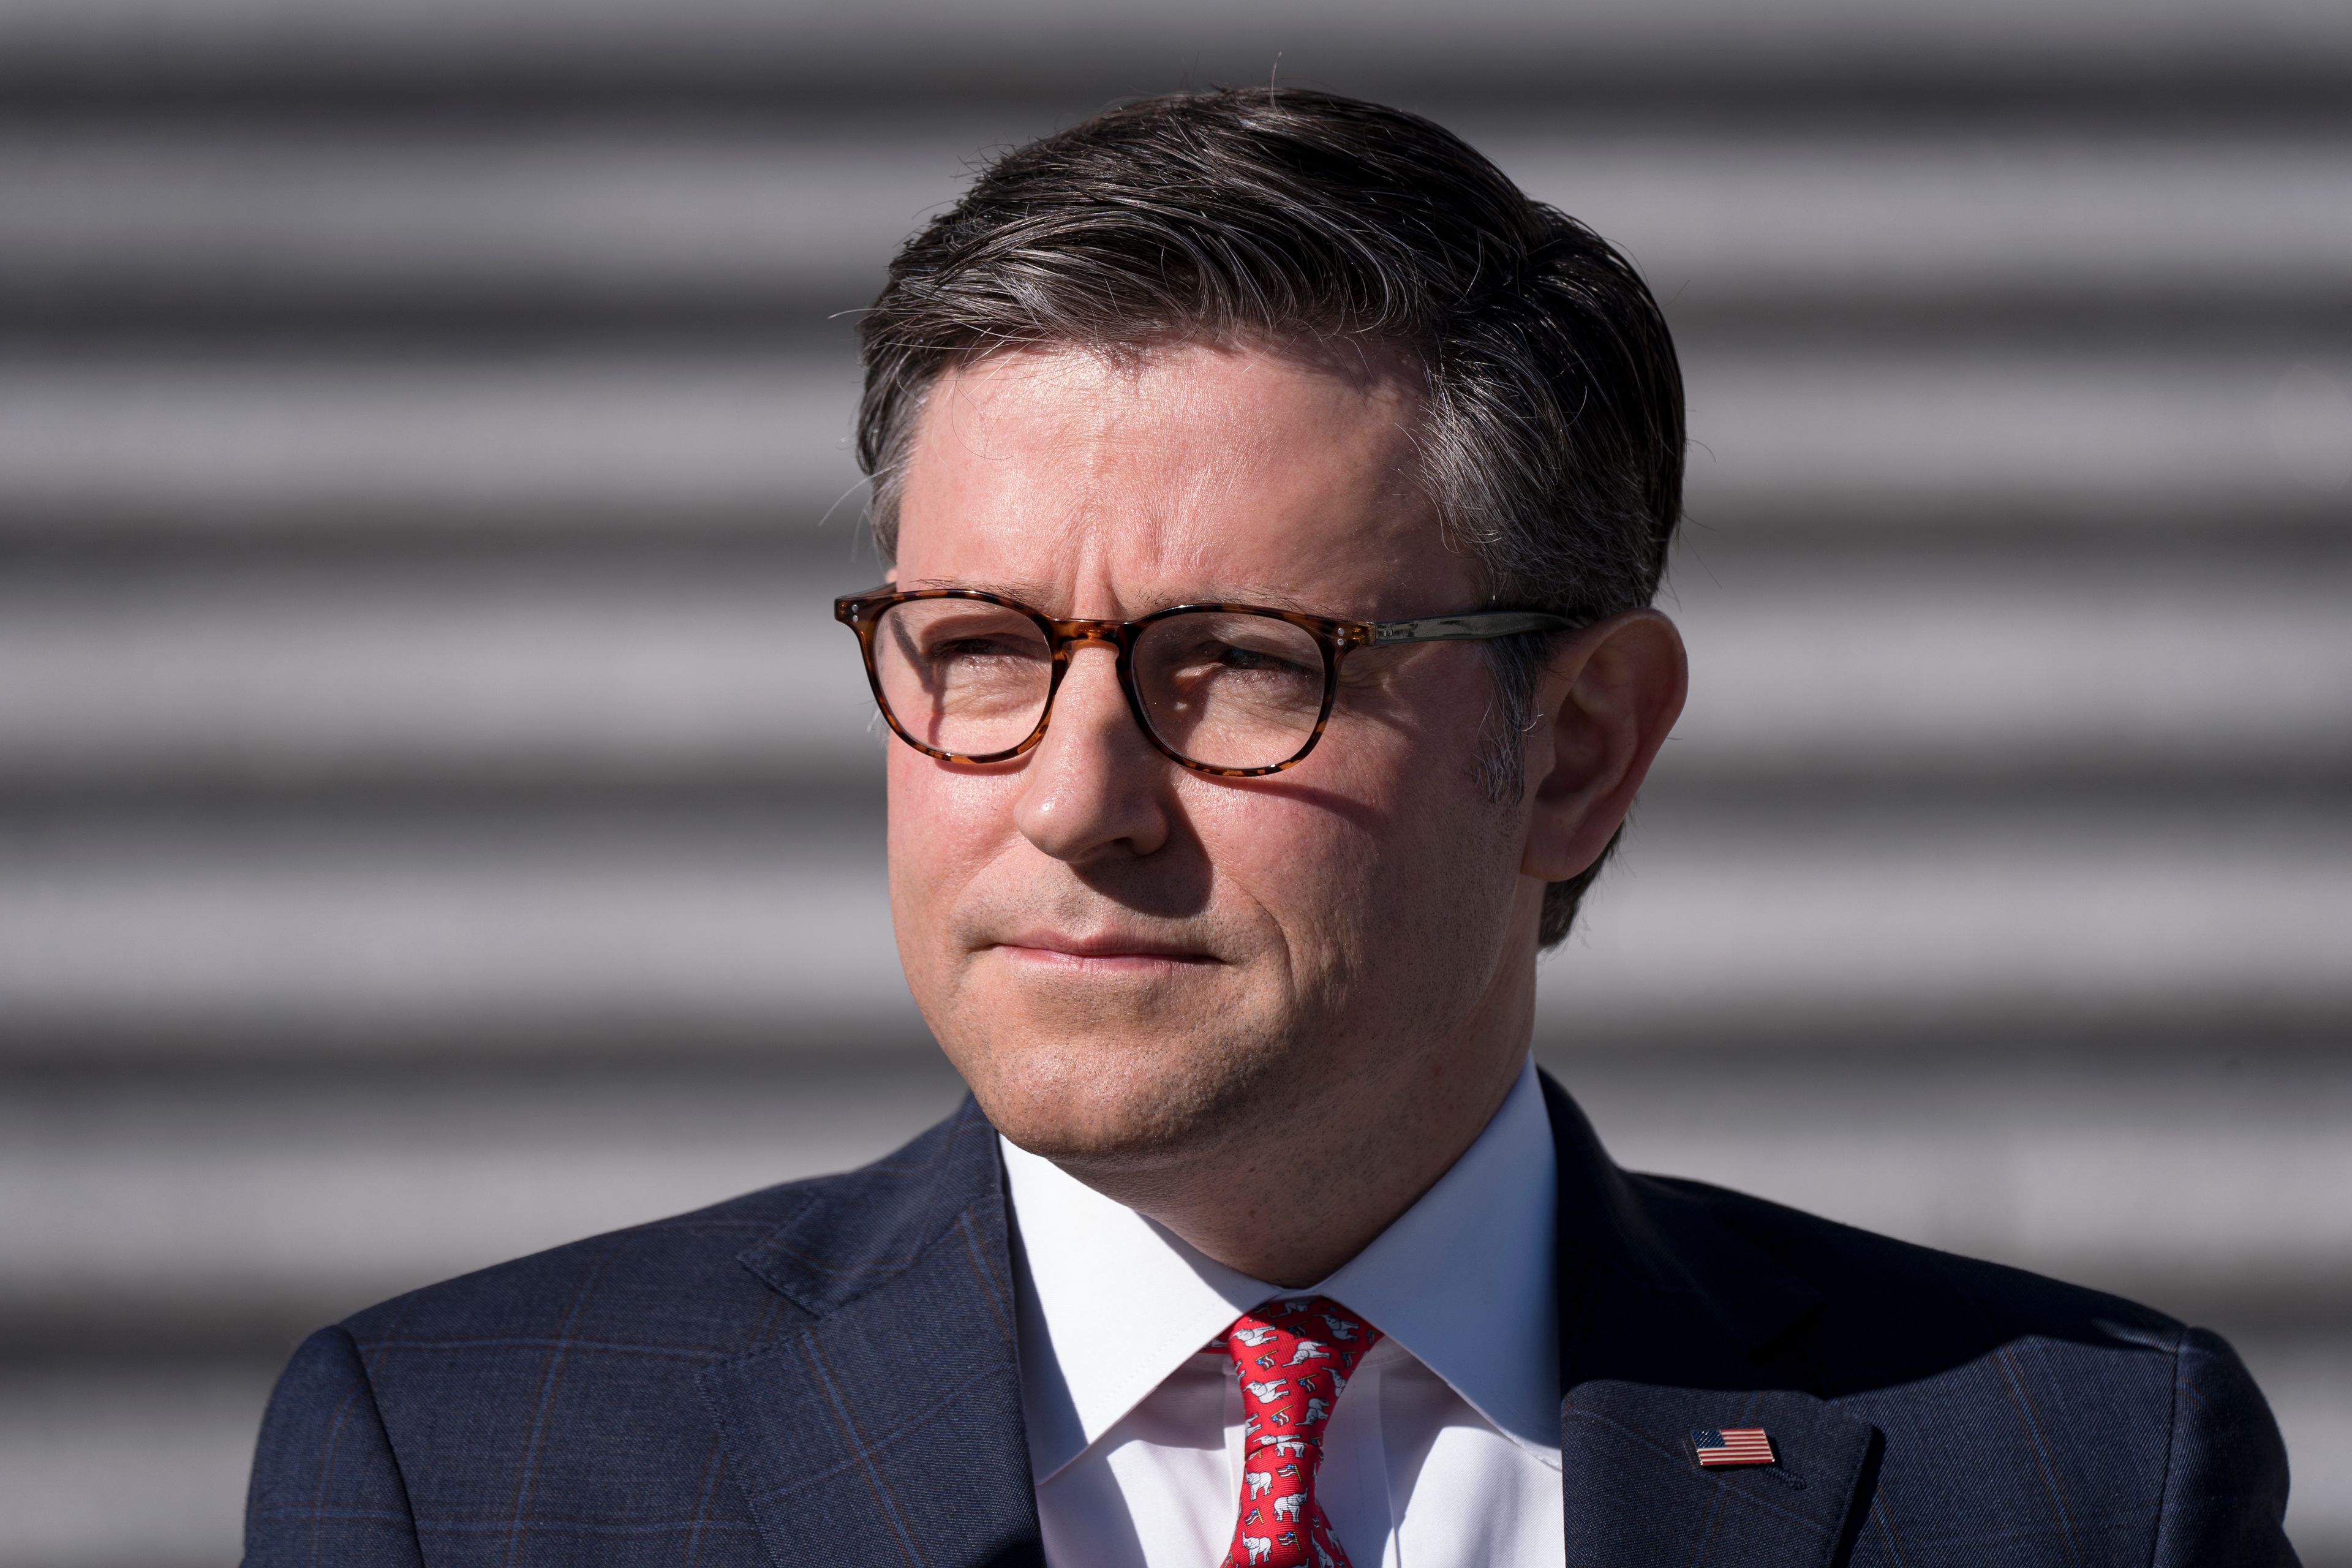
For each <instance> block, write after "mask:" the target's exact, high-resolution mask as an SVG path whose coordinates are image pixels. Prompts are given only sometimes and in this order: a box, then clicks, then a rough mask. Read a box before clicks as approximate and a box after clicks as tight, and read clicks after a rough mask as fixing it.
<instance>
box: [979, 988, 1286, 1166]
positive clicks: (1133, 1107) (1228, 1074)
mask: <svg viewBox="0 0 2352 1568" xmlns="http://www.w3.org/2000/svg"><path fill="white" fill-rule="evenodd" d="M1054 1011H1055V1012H1059V1011H1060V1009H1055V1010H1054ZM940 1044H941V1046H942V1047H944V1048H945V1049H946V1051H947V1054H948V1058H949V1060H950V1061H951V1062H953V1063H954V1064H955V1067H956V1070H957V1071H958V1072H960V1073H961V1074H962V1075H963V1079H964V1081H965V1082H966V1083H967V1084H969V1085H970V1086H971V1091H972V1095H973V1097H974V1098H975V1099H977V1100H979V1101H980V1108H981V1110H982V1111H984V1112H986V1113H987V1116H988V1119H989V1121H991V1122H992V1123H993V1124H994V1125H995V1127H996V1129H997V1131H1000V1132H1002V1133H1003V1134H1004V1136H1005V1137H1007V1138H1009V1139H1011V1140H1012V1141H1013V1142H1014V1143H1015V1144H1017V1145H1019V1146H1020V1147H1021V1148H1024V1149H1026V1150H1028V1151H1029V1152H1031V1153H1033V1154H1039V1155H1043V1156H1044V1157H1045V1158H1046V1159H1049V1160H1053V1161H1055V1162H1056V1163H1074V1164H1089V1163H1100V1164H1118V1163H1129V1162H1143V1163H1150V1162H1152V1161H1154V1160H1156V1159H1158V1158H1162V1157H1167V1156H1170V1155H1174V1154H1179V1153H1181V1152H1183V1151H1185V1150H1187V1149H1190V1148H1193V1147H1197V1146H1198V1145H1200V1144H1201V1143H1202V1142H1213V1141H1215V1140H1216V1139H1217V1138H1219V1137H1220V1136H1222V1135H1223V1133H1224V1132H1225V1131H1227V1130H1228V1129H1229V1128H1230V1126H1231V1124H1232V1121H1233V1112H1234V1109H1235V1108H1236V1106H1237V1105H1238V1104H1240V1103H1241V1102H1243V1101H1244V1100H1246V1099H1247V1097H1248V1096H1249V1094H1250V1092H1251V1090H1252V1089H1254V1088H1255V1086H1256V1085H1257V1084H1259V1083H1260V1082H1262V1081H1263V1080H1264V1079H1265V1078H1266V1077H1267V1076H1269V1074H1270V1073H1272V1072H1273V1071H1275V1070H1277V1069H1278V1067H1279V1063H1278V1061H1271V1060H1269V1059H1268V1058H1269V1057H1270V1056H1275V1055H1278V1052H1270V1051H1268V1050H1267V1049H1265V1047H1263V1046H1259V1047H1256V1048H1253V1047H1252V1045H1251V1043H1250V1041H1249V1040H1248V1039H1247V1038H1246V1037H1244V1038H1236V1037H1234V1031H1232V1030H1231V1028H1230V1025H1229V1026H1227V1027H1226V1028H1223V1029H1218V1030H1215V1031H1213V1032H1212V1031H1208V1030H1203V1029H1198V1028H1187V1027H1183V1026H1171V1020H1169V1019H1167V1018H1166V1017H1164V1016H1163V1017H1160V1018H1159V1019H1156V1020H1155V1019H1150V1018H1137V1019H1133V1020H1120V1021H1117V1022H1114V1021H1111V1020H1106V1019H1103V1018H1101V1017H1099V1016H1097V1017H1094V1018H1092V1019H1089V1020H1077V1019H1072V1018H1068V1017H1044V1018H1028V1017H1023V1016H1020V1015H1019V1014H1017V1013H1016V1014H1007V1013H997V1014H995V1015H994V1016H992V1017H990V1018H989V1019H988V1020H987V1022H986V1023H985V1024H984V1025H982V1026H981V1027H979V1028H976V1029H971V1030H958V1029H950V1030H942V1031H940Z"/></svg>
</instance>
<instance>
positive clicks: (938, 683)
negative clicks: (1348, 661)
mask: <svg viewBox="0 0 2352 1568" xmlns="http://www.w3.org/2000/svg"><path fill="white" fill-rule="evenodd" d="M874 668H875V673H876V676H877V679H878V683H879V685H880V687H881V694H882V700H883V701H884V702H885V703H886V704H887V706H888V707H889V710H890V716H891V717H892V718H893V719H894V720H896V721H897V722H898V726H899V728H901V729H902V730H904V731H906V732H907V733H908V735H910V736H911V737H913V738H914V739H915V740H916V741H917V742H919V743H920V744H922V745H925V746H929V747H930V748H931V749H932V750H934V751H940V752H952V753H954V754H955V755H958V756H967V757H973V756H989V755H992V754H994V753H997V752H1009V751H1011V750H1012V749H1013V747H1015V746H1018V745H1019V744H1021V742H1024V741H1025V740H1027V739H1028V738H1029V736H1030V735H1031V733H1033V732H1034V731H1035V730H1036V728H1037V721H1038V720H1039V719H1040V718H1041V717H1043V716H1044V713H1045V704H1046V701H1047V700H1048V699H1049V697H1050V695H1051V693H1052V689H1053V652H1052V648H1051V647H1050V645H1049V644H1048V643H1047V641H1046V639H1045V634H1044V633H1043V632H1042V631H1041V630H1039V628H1038V626H1037V625H1036V623H1035V622H1034V621H1032V620H1030V619H1029V618H1028V617H1027V616H1024V615H1021V614H1020V613H1018V612H1017V611H1013V610H1008V609H1006V608H1004V607H1003V605H992V604H988V603H986V602H985V601H982V600H977V599H914V600H909V601H908V602H907V603H905V604H901V605H892V606H891V607H890V608H889V609H888V610H887V611H885V612H883V615H882V617H881V619H880V620H879V621H878V622H877V624H876V626H875V628H874ZM1133 669H1134V678H1135V688H1136V694H1137V697H1138V698H1139V700H1140V702H1141V704H1142V708H1143V711H1144V717H1145V719H1146V721H1148V722H1149V723H1150V726H1151V730H1152V733H1153V734H1155V735H1156V736H1158V737H1159V739H1160V743H1161V744H1163V745H1165V746H1166V747H1168V748H1169V750H1171V751H1172V752H1177V753H1178V754H1179V755H1181V756H1183V757H1186V758H1188V759H1190V760H1191V761H1192V762H1196V763H1202V764H1203V765H1205V766H1208V767H1216V768H1265V767H1272V766H1274V765H1275V764H1276V763H1284V762H1287V761H1289V760H1290V759H1291V758H1292V757H1294V756H1296V755H1297V754H1298V752H1299V751H1300V750H1301V748H1303V747H1304V746H1305V745H1306V744H1307V742H1308V741H1309V740H1310V739H1312V738H1313V736H1314V733H1315V721H1316V720H1317V719H1318V718H1319V717H1320V716H1321V714H1322V710H1323V695H1324V686H1325V682H1326V679H1327V677H1326V673H1325V665H1324V658H1323V647H1322V645H1321V644H1320V643H1319V642H1318V641H1317V640H1316V638H1315V636H1314V634H1312V633H1311V632H1308V631H1307V630H1306V629H1305V628H1303V627H1300V626H1293V625H1291V624H1290V623H1289V622H1288V621H1284V620H1278V619H1276V618H1275V617H1273V616H1251V615H1237V614H1234V613H1232V612H1228V611H1217V610H1201V611H1194V612H1192V613H1189V614H1186V615H1181V616H1169V617H1167V618H1166V619H1164V620H1158V621H1154V622H1152V623H1151V624H1150V626H1146V627H1145V628H1144V629H1143V632H1142V633H1141V635H1139V637H1137V639H1136V644H1135V650H1134V654H1133Z"/></svg>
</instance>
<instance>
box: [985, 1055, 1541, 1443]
mask: <svg viewBox="0 0 2352 1568" xmlns="http://www.w3.org/2000/svg"><path fill="white" fill-rule="evenodd" d="M1003 1150H1004V1165H1005V1176H1006V1182H1007V1185H1008V1187H1009V1188H1010V1192H1011V1196H1012V1201H1013V1215H1014V1221H1015V1226H1014V1228H1015V1230H1016V1232H1017V1234H1018V1237H1019V1247H1020V1253H1021V1258H1022V1269H1023V1276H1024V1278H1023V1284H1024V1287H1025V1289H1024V1292H1023V1295H1024V1300H1022V1302H1021V1307H1022V1311H1021V1314H1020V1315H1021V1340H1022V1343H1021V1363H1022V1373H1021V1375H1022V1393H1023V1403H1024V1407H1025V1412H1026V1415H1027V1419H1028V1424H1029V1450H1030V1467H1031V1471H1032V1473H1033V1474H1034V1476H1035V1477H1036V1478H1037V1479H1038V1480H1039V1481H1041V1482H1042V1481H1044V1480H1045V1479H1048V1478H1050V1477H1051V1476H1052V1475H1053V1474H1054V1472H1055V1471H1056V1470H1058V1469H1060V1468H1062V1467H1063V1466H1065V1465H1066V1464H1068V1463H1069V1462H1070V1461H1071V1460H1072V1459H1074V1458H1077V1456H1078V1455H1079V1454H1080V1453H1082V1452H1084V1451H1085V1449H1086V1448H1087V1445H1089V1444H1091V1443H1093V1442H1094V1441H1096V1440H1097V1438H1099V1437H1100V1436H1102V1435H1103V1434H1104V1433H1105V1432H1107V1431H1108V1430H1109V1429H1110V1428H1111V1427H1112V1426H1114V1425H1115V1424H1117V1423H1118V1420H1119V1418H1120V1417H1122V1416H1123V1415H1126V1414H1127V1413H1128V1412H1129V1410H1132V1409H1133V1408H1135V1406H1136V1405H1138V1404H1139V1403H1141V1402H1142V1400H1143V1399H1144V1397H1145V1396H1146V1395H1148V1394H1150V1393H1151V1391H1152V1390H1153V1389H1155V1388H1157V1387H1159V1386H1160V1384H1161V1383H1163V1382H1165V1381H1166V1380H1167V1378H1168V1376H1169V1374H1170V1373H1173V1372H1174V1371H1175V1370H1176V1369H1177V1368H1178V1367H1180V1366H1181V1365H1183V1364H1184V1362H1185V1361H1186V1359H1187V1358H1189V1357H1191V1356H1192V1355H1194V1354H1196V1353H1198V1352H1200V1350H1201V1347H1202V1345H1203V1344H1205V1343H1207V1342H1208V1341H1209V1340H1211V1339H1212V1338H1213V1337H1214V1336H1215V1335H1217V1334H1219V1333H1221V1332H1223V1330H1224V1329H1225V1328H1226V1327H1227V1326H1228V1325H1230V1324H1231V1323H1232V1322H1233V1321H1234V1318H1236V1317H1238V1316H1239V1315H1240V1314H1242V1313H1243V1312H1245V1311H1247V1310H1249V1309H1251V1308H1252V1307H1255V1306H1256V1305H1258V1304H1259V1303H1260V1302H1262V1301H1265V1300H1267V1299H1268V1298H1269V1297H1273V1296H1277V1295H1289V1296H1299V1295H1307V1294H1314V1295H1325V1296H1329V1297H1331V1298H1332V1299H1333V1300H1337V1301H1339V1302H1340V1303H1341V1304H1342V1305H1344V1306H1346V1307H1348V1308H1349V1309H1350V1310H1353V1311H1355V1312H1356V1313H1358V1314H1360V1316H1362V1317H1363V1318H1365V1319H1366V1320H1368V1321H1370V1322H1371V1323H1372V1324H1373V1325H1374V1326H1375V1327H1377V1328H1379V1329H1380V1330H1381V1332H1382V1333H1384V1334H1386V1335H1387V1336H1388V1337H1389V1338H1390V1339H1391V1340H1394V1341H1395V1342H1397V1344H1398V1345H1399V1346H1400V1347H1401V1348H1402V1349H1403V1350H1405V1351H1408V1352H1411V1353H1412V1355H1413V1356H1415V1357H1416V1358H1418V1359H1419V1360H1420V1361H1421V1363H1423V1365H1425V1366H1427V1367H1428V1368H1429V1369H1430V1370H1431V1371H1432V1372H1433V1373H1436V1374H1437V1375H1438V1376H1439V1377H1441V1378H1443V1379H1444V1381H1445V1382H1446V1384H1448V1385H1449V1386H1451V1387H1452V1388H1453V1390H1454V1393H1456V1394H1460V1395H1461V1396H1462V1398H1463V1399H1464V1400H1465V1401H1466V1402H1467V1403H1468V1404H1469V1405H1470V1406H1471V1407H1472V1408H1473V1409H1475V1410H1476V1411H1477V1412H1478V1414H1479V1415H1482V1416H1484V1417H1485V1418H1486V1421H1487V1422H1488V1423H1489V1424H1490V1425H1492V1426H1494V1427H1495V1428H1496V1430H1497V1431H1500V1432H1502V1433H1503V1434H1505V1435H1506V1436H1508V1437H1510V1438H1511V1439H1512V1440H1514V1441H1515V1442H1517V1443H1518V1444H1520V1446H1521V1447H1526V1448H1528V1449H1529V1450H1531V1451H1533V1452H1535V1453H1536V1454H1538V1456H1539V1457H1541V1458H1547V1459H1549V1460H1551V1461H1553V1462H1557V1457H1558V1454H1559V1340H1558V1327H1557V1324H1558V1307H1557V1300H1556V1291H1555V1287H1554V1284H1553V1267H1552V1264H1553V1258H1552V1251H1553V1245H1554V1244H1553V1228H1552V1227H1553V1219H1554V1211H1555V1208H1556V1205H1557V1204H1558V1201H1559V1194H1558V1182H1559V1177H1558V1170H1557V1157H1556V1155H1555V1153H1554V1151H1553V1148H1552V1138H1551V1122H1550V1119H1549V1116H1548V1115H1547V1114H1546V1112H1545V1110H1544V1102H1543V1091H1542V1089H1541V1088H1540V1087H1539V1086H1538V1083H1537V1081H1536V1073H1535V1065H1534V1063H1533V1062H1532V1061H1529V1062H1528V1064H1526V1065H1525V1066H1523V1067H1522V1068H1520V1071H1519V1077H1518V1079H1517V1082H1515V1083H1514V1084H1513V1085H1512V1086H1511V1090H1510V1092H1509V1093H1508V1094H1507V1096H1505V1097H1504V1100H1503V1104H1502V1107H1501V1109H1499V1110H1496V1112H1495V1115H1494V1118H1493V1119H1492V1120H1491V1121H1488V1122H1487V1124H1486V1130H1485V1131H1483V1132H1481V1133H1480V1134H1479V1135H1478V1137H1477V1140H1476V1141H1475V1142H1473V1143H1472V1144H1471V1145H1470V1147H1469V1148H1468V1149H1467V1150H1466V1151H1465V1152H1464V1153H1463V1155H1462V1157H1461V1158H1460V1159H1458V1160H1456V1161H1455V1162H1454V1164H1453V1166H1452V1168H1451V1169H1449V1170H1448V1171H1447V1172H1446V1173H1445V1174H1444V1175H1443V1176H1441V1177H1439V1178H1438V1180H1437V1184H1436V1185H1434V1186H1433V1187H1431V1188H1430V1189H1429V1191H1428V1192H1426V1193H1424V1194H1422V1196H1421V1199H1420V1201H1419V1202H1417V1203H1415V1204H1414V1205H1412V1207H1411V1208H1409V1209H1407V1210H1406V1211H1405V1212H1404V1213H1403V1214H1402V1215H1400V1216H1398V1218H1397V1220H1396V1221H1395V1223H1394V1224H1392V1225H1391V1226H1389V1228H1388V1229H1387V1230H1385V1231H1383V1232H1381V1235H1380V1236H1379V1237H1377V1238H1376V1239H1375V1240H1374V1241H1373V1242H1372V1244H1371V1245H1370V1247H1366V1248H1365V1249H1364V1250H1363V1251H1362V1252H1360V1253H1359V1254H1358V1255H1357V1256H1356V1257H1355V1258H1354V1259H1352V1260H1351V1261H1350V1262H1349V1263H1348V1264H1347V1265H1346V1266H1345V1267H1344V1268H1340V1270H1339V1272H1338V1273H1336V1274H1334V1275H1332V1276H1331V1277H1330V1279H1327V1280H1325V1281H1324V1282H1323V1283H1322V1284H1320V1285H1318V1286H1315V1287H1313V1288H1312V1289H1311V1290H1303V1291H1302V1290H1287V1291H1286V1290H1281V1289H1277V1288H1276V1287H1275V1286H1272V1285H1268V1284H1266V1283H1265V1282H1264V1281H1263V1280H1258V1279H1251V1278H1250V1277H1249V1276H1247V1275H1245V1274H1242V1273H1240V1272H1238V1271H1236V1270H1234V1269H1231V1268H1225V1267H1224V1266H1223V1264H1220V1263H1217V1262H1214V1261H1213V1260H1212V1259H1210V1258H1206V1257H1204V1256H1202V1254H1201V1253H1200V1252H1198V1251H1196V1250H1194V1249H1193V1248H1192V1247H1190V1246H1189V1245H1187V1244H1186V1243H1185V1242H1184V1241H1183V1240H1182V1239H1181V1238H1180V1237H1177V1236H1176V1235H1174V1234H1173V1233H1172V1232H1171V1231H1169V1230H1167V1229H1166V1228H1165V1227H1163V1226H1160V1225H1158V1224H1156V1223H1154V1222H1153V1221H1151V1220H1149V1219H1146V1218H1145V1217H1144V1216H1143V1215H1139V1214H1137V1213H1136V1212H1135V1211H1134V1210H1132V1209H1129V1208H1127V1207H1126V1206H1124V1205H1120V1204H1118V1203H1117V1202H1114V1201H1113V1200H1111V1199H1109V1198H1107V1197H1105V1196H1103V1195H1102V1194H1100V1193H1097V1192H1096V1191H1095V1190H1094V1189H1093V1188H1091V1187H1089V1186H1087V1185H1086V1184H1084V1183H1082V1182H1079V1181H1078V1180H1076V1178H1075V1177H1072V1176H1069V1175H1067V1174H1065V1173H1063V1172H1062V1171H1061V1169H1060V1168H1059V1167H1057V1166H1055V1164H1054V1163H1052V1162H1051V1161H1048V1160H1045V1159H1041V1158H1039V1157H1038V1156H1037V1155H1034V1154H1031V1153H1028V1152H1025V1151H1024V1150H1021V1149H1018V1148H1016V1147H1014V1146H1013V1144H1011V1143H1009V1142H1007V1143H1004V1144H1003Z"/></svg>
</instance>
